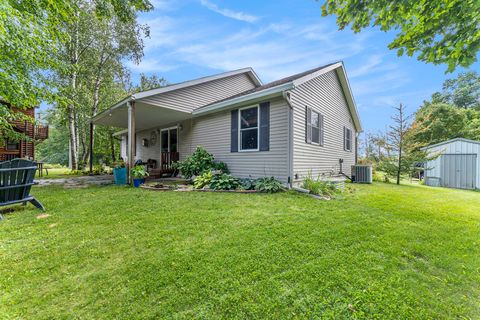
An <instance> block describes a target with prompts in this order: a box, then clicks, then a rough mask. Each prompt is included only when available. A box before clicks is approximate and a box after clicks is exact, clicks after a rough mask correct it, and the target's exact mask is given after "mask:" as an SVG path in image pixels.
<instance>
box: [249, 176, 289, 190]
mask: <svg viewBox="0 0 480 320" xmlns="http://www.w3.org/2000/svg"><path fill="white" fill-rule="evenodd" d="M255 190H257V191H260V192H266V193H275V192H280V191H283V190H285V187H284V186H283V184H282V183H281V182H280V181H278V180H277V179H275V178H274V177H265V178H259V179H257V180H256V181H255Z"/></svg>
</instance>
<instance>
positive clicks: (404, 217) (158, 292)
mask: <svg viewBox="0 0 480 320" xmlns="http://www.w3.org/2000/svg"><path fill="white" fill-rule="evenodd" d="M355 188H357V189H358V190H357V192H355V193H354V194H350V195H347V196H345V197H343V198H341V199H337V200H332V201H319V200H315V199H313V198H310V197H307V196H305V195H301V194H296V193H290V192H289V193H283V194H276V195H263V194H226V193H181V192H166V193H162V192H152V191H147V190H140V189H130V188H124V187H114V186H110V187H92V188H87V189H68V190H67V189H63V188H60V187H46V188H35V189H34V190H33V191H34V194H35V195H36V196H37V197H38V198H39V199H40V200H41V201H42V202H43V204H44V205H45V206H46V207H47V210H48V211H47V213H48V214H49V215H50V216H49V217H47V218H43V219H39V218H37V216H38V215H39V214H40V213H39V212H38V211H36V210H34V209H32V207H31V206H29V207H28V209H27V210H18V211H16V212H14V213H12V214H9V215H6V220H4V221H2V222H0V275H1V276H0V318H1V319H14V318H15V319H16V318H23V319H45V318H69V319H71V318H84V319H113V318H124V319H132V318H204V319H207V318H210V319H212V318H244V319H245V318H247V319H251V318H271V319H279V318H319V317H322V318H370V319H373V318H379V319H413V318H414V319H426V318H434V319H442V318H465V319H469V318H470V319H478V318H480V193H477V192H468V191H459V190H448V189H438V188H437V189H434V188H428V187H423V186H400V187H398V186H395V185H386V184H374V185H362V186H356V187H355Z"/></svg>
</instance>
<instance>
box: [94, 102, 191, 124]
mask: <svg viewBox="0 0 480 320" xmlns="http://www.w3.org/2000/svg"><path fill="white" fill-rule="evenodd" d="M191 116H192V115H191V114H190V113H187V112H181V111H177V110H173V109H169V108H163V107H159V106H154V105H150V104H146V103H142V102H139V101H138V102H135V127H136V130H137V131H138V130H142V129H150V128H154V127H161V126H163V125H168V124H171V123H175V122H179V121H183V120H186V119H189V118H191ZM93 123H94V124H97V125H105V126H111V127H119V128H127V127H128V107H127V104H126V103H124V104H122V105H120V106H118V107H116V108H113V109H111V111H110V112H109V111H107V112H104V113H103V114H102V115H100V116H99V117H96V118H94V119H93Z"/></svg>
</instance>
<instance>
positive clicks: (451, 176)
mask: <svg viewBox="0 0 480 320" xmlns="http://www.w3.org/2000/svg"><path fill="white" fill-rule="evenodd" d="M476 169H477V155H476V154H444V155H442V156H441V178H442V182H441V183H442V186H443V187H448V188H458V189H475V181H476V175H477V172H476V171H477V170H476Z"/></svg>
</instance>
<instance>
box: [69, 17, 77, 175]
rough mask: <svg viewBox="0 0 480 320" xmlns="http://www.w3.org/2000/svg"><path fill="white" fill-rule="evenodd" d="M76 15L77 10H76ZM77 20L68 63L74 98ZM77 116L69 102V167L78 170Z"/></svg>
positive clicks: (73, 106)
mask: <svg viewBox="0 0 480 320" xmlns="http://www.w3.org/2000/svg"><path fill="white" fill-rule="evenodd" d="M76 16H77V17H78V12H76ZM78 44H79V39H78V22H75V26H74V30H73V41H72V43H71V58H70V64H71V67H72V74H71V76H70V90H71V92H70V97H71V99H72V100H73V99H75V91H76V89H77V68H76V66H77V64H78ZM76 120H77V117H76V114H75V105H74V103H73V102H71V103H70V104H69V105H68V132H69V137H70V143H69V146H70V164H69V165H70V169H72V170H78V132H77V123H76V122H77V121H76Z"/></svg>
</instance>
